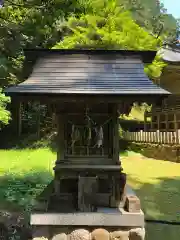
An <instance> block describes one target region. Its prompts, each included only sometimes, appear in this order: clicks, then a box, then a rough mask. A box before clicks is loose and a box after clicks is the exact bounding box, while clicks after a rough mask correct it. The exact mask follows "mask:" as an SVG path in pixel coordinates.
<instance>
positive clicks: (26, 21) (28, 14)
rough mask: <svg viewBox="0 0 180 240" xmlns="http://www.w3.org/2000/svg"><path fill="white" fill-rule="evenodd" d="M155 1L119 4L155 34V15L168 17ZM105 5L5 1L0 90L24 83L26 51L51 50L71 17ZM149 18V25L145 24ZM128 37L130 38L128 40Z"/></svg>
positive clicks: (0, 21)
mask: <svg viewBox="0 0 180 240" xmlns="http://www.w3.org/2000/svg"><path fill="white" fill-rule="evenodd" d="M110 1H111V0H109V1H107V2H110ZM155 2H156V1H155V0H153V1H149V0H118V2H117V4H118V5H119V6H121V7H124V9H127V10H129V11H130V12H131V13H132V15H133V17H134V19H135V20H136V23H137V24H139V25H140V26H144V27H145V28H146V29H147V30H148V31H152V32H153V33H154V32H155V31H154V30H152V27H150V26H151V25H153V24H155V26H156V25H157V23H158V21H159V20H158V21H156V20H154V23H152V21H151V20H152V16H159V15H158V14H159V13H160V12H161V13H162V14H161V15H162V16H164V15H167V14H166V12H165V10H162V9H163V8H162V6H160V7H157V6H158V5H157V4H156V3H155ZM102 3H103V1H100V0H96V1H95V0H86V1H84V0H77V1H72V0H42V1H40V0H26V1H25V0H13V1H12V0H6V1H4V6H3V7H2V8H0V36H1V38H0V87H2V88H3V87H5V86H8V85H11V84H16V83H18V82H21V81H22V80H23V75H22V63H23V60H24V54H23V49H25V48H50V47H52V46H53V45H54V44H55V43H56V42H57V41H60V40H61V39H62V37H63V36H64V35H65V34H67V28H65V27H64V25H65V22H66V21H67V20H68V18H69V16H70V15H71V14H73V15H75V16H76V17H78V16H79V15H81V14H87V13H88V14H89V15H92V14H95V11H99V9H100V6H101V5H102ZM96 8H97V10H96ZM102 9H103V8H102ZM102 9H101V10H100V11H102ZM148 9H150V10H148ZM102 12H103V11H102ZM147 12H148V13H147ZM163 14H164V15H163ZM71 18H72V17H71ZM146 19H147V22H148V23H147V24H145V25H143V24H144V23H145V22H146ZM173 21H174V20H173ZM68 22H69V21H68ZM168 22H169V18H168ZM172 25H173V27H172ZM153 26H154V25H153ZM158 26H159V25H158ZM165 26H167V23H166V24H165ZM172 28H173V29H174V23H173V24H170V25H169V30H168V32H172V33H173V30H172ZM138 32H139V31H138ZM134 33H135V31H134ZM135 36H136V35H135ZM146 37H147V34H146ZM127 38H128V36H127V37H126V40H127ZM129 42H130V40H129ZM131 42H133V41H132V40H131ZM146 45H147V44H146Z"/></svg>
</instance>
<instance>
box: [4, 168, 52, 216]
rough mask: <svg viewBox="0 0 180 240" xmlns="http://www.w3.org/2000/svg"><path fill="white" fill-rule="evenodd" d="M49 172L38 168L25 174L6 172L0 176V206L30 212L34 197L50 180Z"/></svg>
mask: <svg viewBox="0 0 180 240" xmlns="http://www.w3.org/2000/svg"><path fill="white" fill-rule="evenodd" d="M52 178H53V176H52V173H51V172H48V171H44V170H38V171H36V172H35V171H33V172H30V173H26V174H25V175H22V176H21V175H16V174H13V173H12V174H6V175H4V176H2V177H0V208H1V209H6V210H8V211H21V212H22V211H25V212H26V213H28V212H30V211H31V209H32V207H33V204H34V200H35V198H36V197H37V196H38V195H39V194H40V193H41V192H42V191H43V190H44V189H45V187H46V186H47V185H48V184H49V183H50V182H51V180H52Z"/></svg>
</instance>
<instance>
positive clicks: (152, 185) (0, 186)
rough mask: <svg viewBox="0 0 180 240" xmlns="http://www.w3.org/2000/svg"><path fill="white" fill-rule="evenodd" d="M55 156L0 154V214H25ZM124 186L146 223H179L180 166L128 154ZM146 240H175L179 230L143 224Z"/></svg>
mask: <svg viewBox="0 0 180 240" xmlns="http://www.w3.org/2000/svg"><path fill="white" fill-rule="evenodd" d="M55 159H56V155H55V154H54V153H52V152H51V151H50V150H49V149H47V148H45V149H38V150H27V149H26V150H7V151H5V150H0V162H1V164H0V210H8V211H11V210H13V211H14V210H15V211H21V210H22V209H25V210H26V211H28V210H30V209H31V206H32V205H33V200H34V198H35V197H36V196H37V195H38V194H39V193H40V192H41V191H42V190H43V189H44V187H45V186H46V185H47V184H48V183H49V182H50V181H51V179H52V177H53V171H52V168H53V165H54V160H55ZM121 159H122V164H123V168H124V172H126V173H127V174H128V183H129V184H130V185H131V186H132V187H133V188H134V189H135V191H136V193H137V194H138V196H139V197H140V199H141V203H142V207H143V210H144V212H145V215H146V218H148V219H159V220H176V221H180V207H179V206H180V194H179V189H180V164H176V163H171V162H165V161H158V160H154V159H147V158H144V157H142V156H141V155H140V154H135V153H132V152H129V153H128V154H126V155H123V156H122V157H121ZM146 228H147V239H148V240H156V239H165V240H169V239H172V240H176V239H177V240H179V235H180V227H179V226H166V225H154V224H147V226H146Z"/></svg>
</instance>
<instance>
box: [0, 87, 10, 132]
mask: <svg viewBox="0 0 180 240" xmlns="http://www.w3.org/2000/svg"><path fill="white" fill-rule="evenodd" d="M9 102H10V98H9V97H6V96H5V95H4V94H3V93H2V89H0V128H1V124H2V123H3V124H8V121H9V119H10V113H9V111H7V110H6V106H7V104H8V103H9Z"/></svg>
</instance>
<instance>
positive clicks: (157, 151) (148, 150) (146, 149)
mask: <svg viewBox="0 0 180 240" xmlns="http://www.w3.org/2000/svg"><path fill="white" fill-rule="evenodd" d="M130 148H131V150H132V151H135V152H140V153H142V154H143V155H144V156H145V157H148V158H154V159H158V160H164V161H171V162H177V163H180V146H179V145H177V146H175V145H167V144H152V143H131V146H130Z"/></svg>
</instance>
